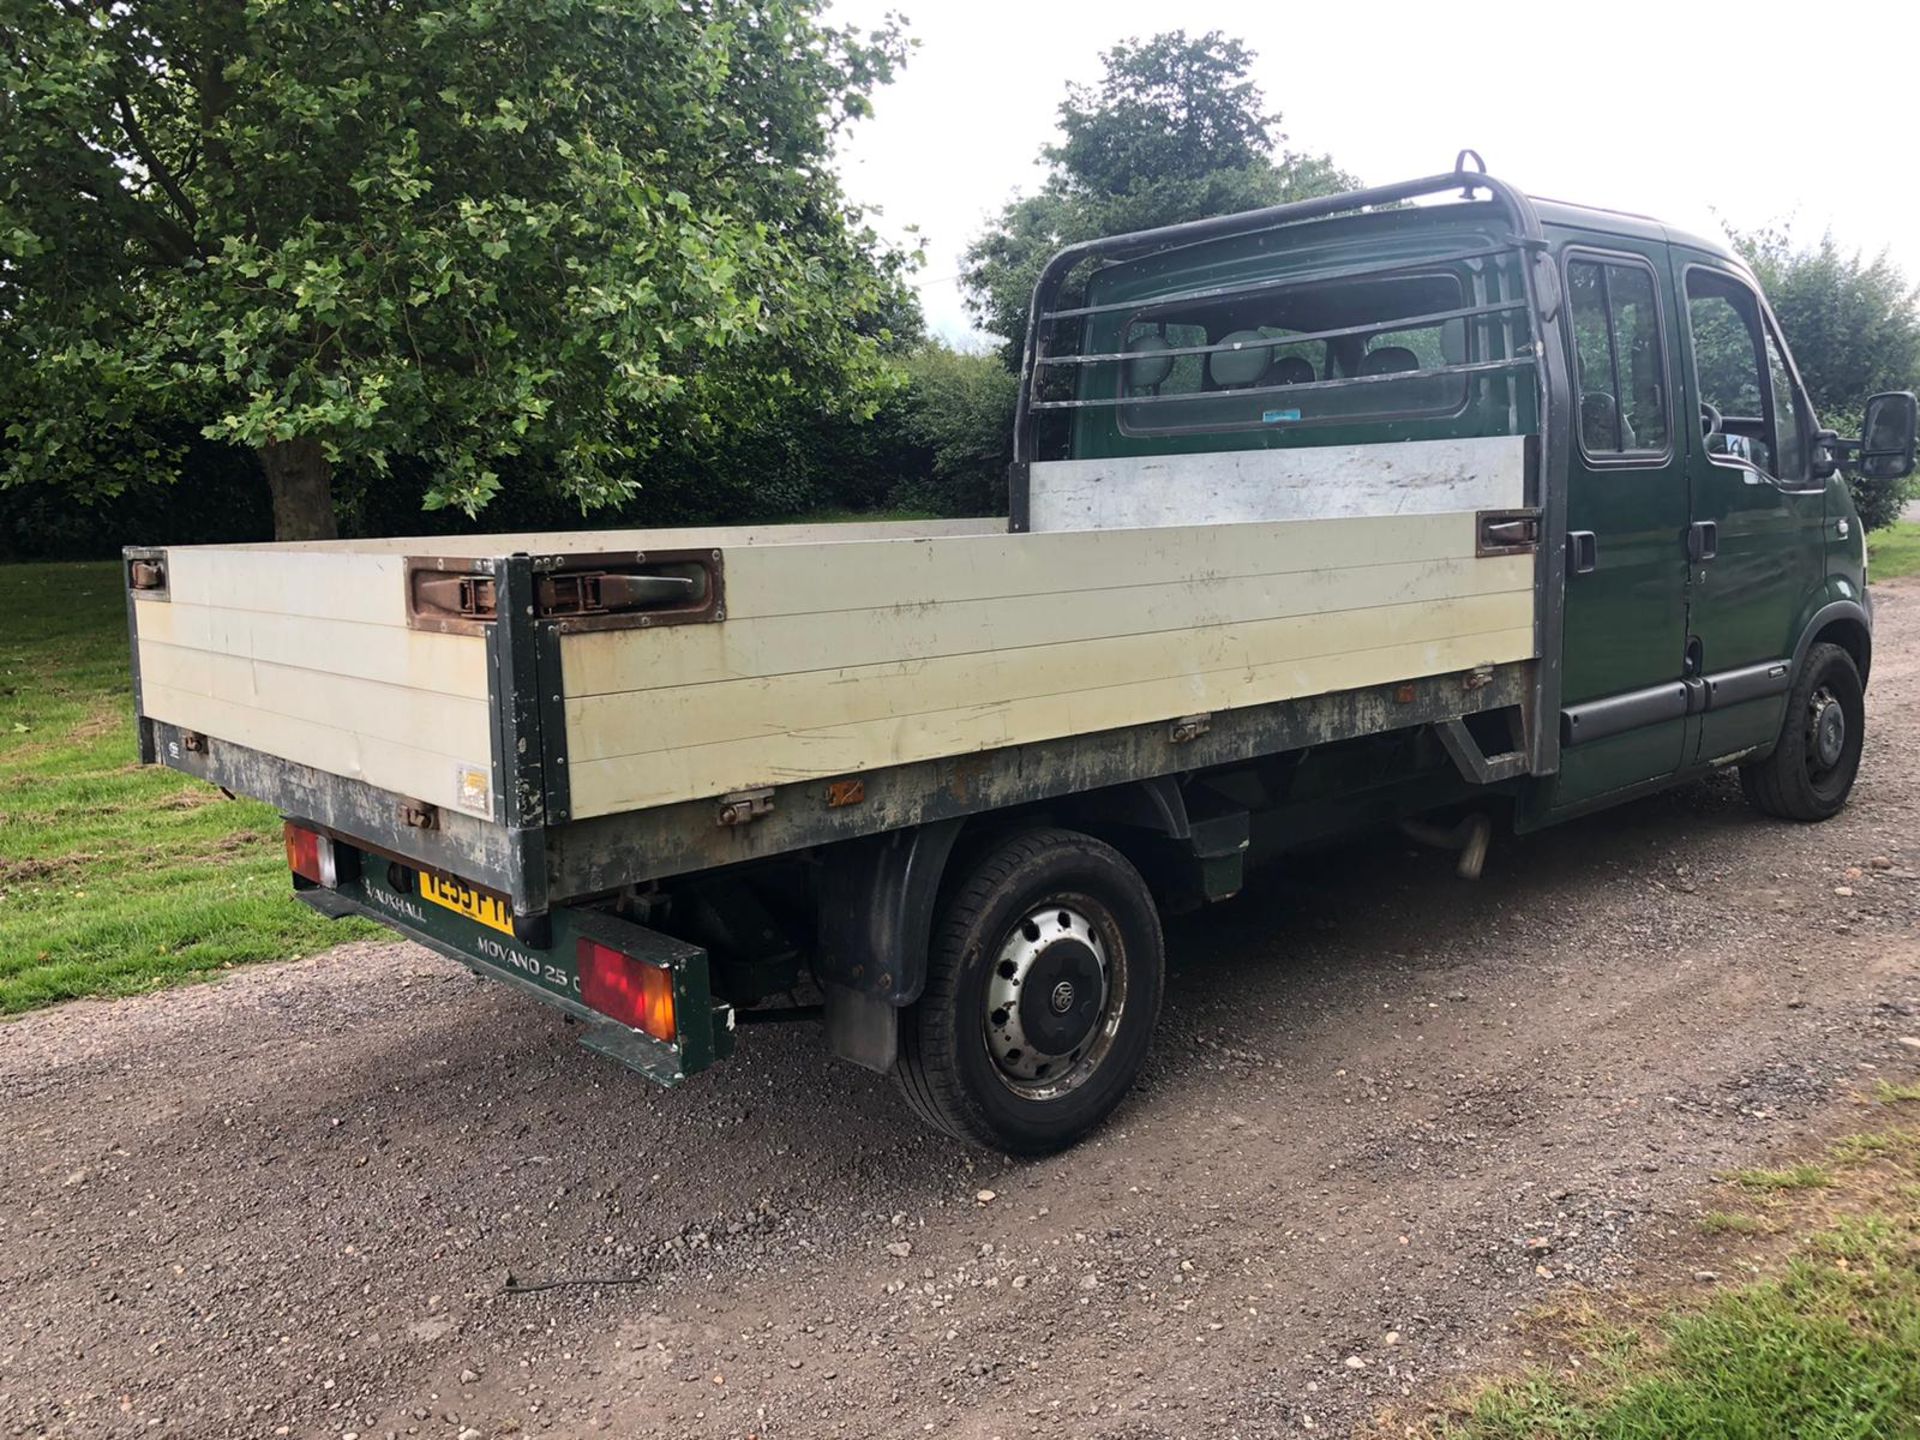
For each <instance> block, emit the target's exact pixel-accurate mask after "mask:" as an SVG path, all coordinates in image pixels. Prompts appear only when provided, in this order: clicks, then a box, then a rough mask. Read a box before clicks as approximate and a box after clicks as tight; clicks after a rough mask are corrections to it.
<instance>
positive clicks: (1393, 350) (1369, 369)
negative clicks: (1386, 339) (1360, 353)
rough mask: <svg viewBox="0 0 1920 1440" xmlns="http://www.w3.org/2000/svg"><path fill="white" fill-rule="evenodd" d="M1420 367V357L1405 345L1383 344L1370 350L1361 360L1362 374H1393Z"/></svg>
mask: <svg viewBox="0 0 1920 1440" xmlns="http://www.w3.org/2000/svg"><path fill="white" fill-rule="evenodd" d="M1419 368H1420V357H1419V356H1417V355H1415V354H1414V353H1413V352H1412V351H1411V350H1409V349H1407V347H1406V346H1404V345H1382V346H1381V347H1380V348H1379V349H1378V350H1369V351H1368V352H1367V353H1366V357H1365V358H1364V359H1362V360H1361V362H1360V373H1361V374H1362V375H1393V374H1397V373H1398V372H1400V371H1402V370H1418V369H1419Z"/></svg>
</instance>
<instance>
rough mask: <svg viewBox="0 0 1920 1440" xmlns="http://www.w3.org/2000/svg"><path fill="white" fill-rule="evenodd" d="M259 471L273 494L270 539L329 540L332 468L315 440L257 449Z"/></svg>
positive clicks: (331, 535) (331, 536)
mask: <svg viewBox="0 0 1920 1440" xmlns="http://www.w3.org/2000/svg"><path fill="white" fill-rule="evenodd" d="M260 468H261V469H262V470H264V471H265V472H266V476H267V489H269V490H271V491H272V492H273V538H274V539H276V540H332V539H334V538H335V537H336V536H338V535H339V533H340V531H339V527H338V526H336V525H335V524H334V518H333V465H332V463H331V462H330V461H329V460H328V459H327V455H326V452H325V451H324V450H322V449H321V448H320V442H319V441H318V440H314V439H310V438H308V437H306V436H302V437H301V438H300V439H297V440H276V441H274V442H273V443H272V444H271V445H262V446H261V447H260Z"/></svg>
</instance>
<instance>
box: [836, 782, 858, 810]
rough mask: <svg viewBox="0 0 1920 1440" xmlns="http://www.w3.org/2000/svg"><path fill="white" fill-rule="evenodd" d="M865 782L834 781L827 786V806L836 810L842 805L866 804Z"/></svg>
mask: <svg viewBox="0 0 1920 1440" xmlns="http://www.w3.org/2000/svg"><path fill="white" fill-rule="evenodd" d="M866 798H867V782H866V781H864V780H835V781H834V782H833V783H832V784H830V785H829V786H827V805H828V807H829V808H831V809H835V810H838V809H839V808H840V807H841V806H843V805H861V804H864V803H865V802H866Z"/></svg>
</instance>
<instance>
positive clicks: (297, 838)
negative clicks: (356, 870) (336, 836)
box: [286, 820, 340, 890]
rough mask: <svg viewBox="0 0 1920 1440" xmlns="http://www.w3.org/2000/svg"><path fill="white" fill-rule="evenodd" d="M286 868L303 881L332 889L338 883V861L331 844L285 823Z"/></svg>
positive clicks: (303, 828) (290, 822)
mask: <svg viewBox="0 0 1920 1440" xmlns="http://www.w3.org/2000/svg"><path fill="white" fill-rule="evenodd" d="M286 837H287V866H288V868H290V869H291V870H292V871H293V873H294V874H296V875H298V876H299V877H300V878H301V879H302V880H311V881H312V882H313V883H314V884H316V885H322V886H325V887H326V888H327V889H329V890H331V889H333V888H334V887H335V886H337V885H338V884H339V883H340V861H339V857H338V853H337V852H336V851H335V849H334V846H333V841H332V840H330V839H328V838H327V837H326V836H325V835H319V834H316V833H315V832H313V831H312V830H308V829H306V828H305V827H304V826H300V825H296V824H294V823H293V822H292V821H291V820H289V821H288V822H287V827H286Z"/></svg>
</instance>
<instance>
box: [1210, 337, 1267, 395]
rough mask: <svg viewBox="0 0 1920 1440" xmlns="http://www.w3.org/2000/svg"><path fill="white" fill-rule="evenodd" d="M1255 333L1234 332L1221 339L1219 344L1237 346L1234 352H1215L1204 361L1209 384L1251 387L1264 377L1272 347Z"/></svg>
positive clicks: (1264, 338) (1265, 338)
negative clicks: (1210, 380) (1209, 379)
mask: <svg viewBox="0 0 1920 1440" xmlns="http://www.w3.org/2000/svg"><path fill="white" fill-rule="evenodd" d="M1266 340H1267V337H1266V336H1264V335H1262V334H1261V333H1260V332H1259V331H1258V330H1236V331H1234V332H1233V333H1232V334H1231V335H1222V336H1221V337H1220V339H1219V342H1218V343H1219V344H1222V345H1237V346H1239V347H1241V348H1239V349H1237V350H1216V351H1215V352H1214V353H1213V354H1211V355H1209V356H1208V357H1207V373H1208V374H1209V375H1211V376H1212V377H1213V383H1214V384H1216V385H1220V386H1225V387H1229V388H1231V387H1234V386H1239V385H1251V384H1253V382H1254V381H1256V380H1258V379H1259V378H1260V377H1261V376H1262V375H1264V374H1266V373H1267V365H1268V363H1269V362H1270V361H1271V360H1272V359H1273V346H1272V345H1270V344H1268V343H1266Z"/></svg>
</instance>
